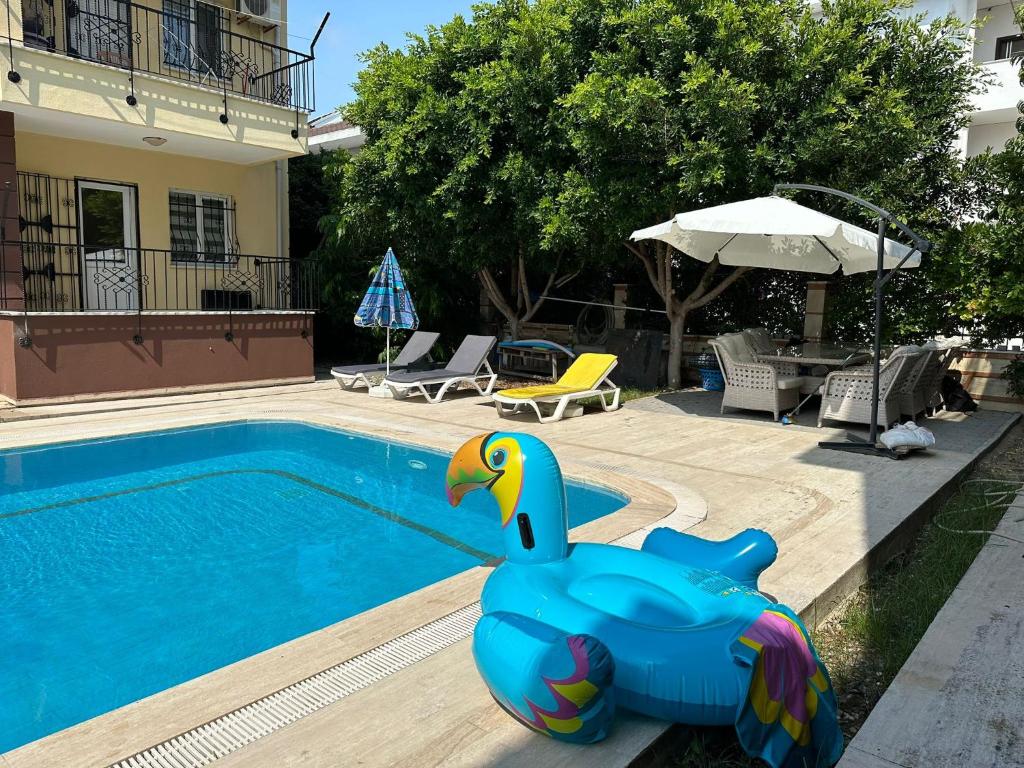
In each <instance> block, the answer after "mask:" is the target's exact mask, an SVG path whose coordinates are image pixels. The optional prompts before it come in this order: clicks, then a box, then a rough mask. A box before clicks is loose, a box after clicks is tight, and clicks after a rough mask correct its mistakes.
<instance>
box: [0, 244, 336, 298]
mask: <svg viewBox="0 0 1024 768" xmlns="http://www.w3.org/2000/svg"><path fill="white" fill-rule="evenodd" d="M319 296H320V273H319V267H318V264H317V262H315V261H312V260H308V259H279V258H272V257H267V256H250V255H244V254H233V253H232V254H219V255H212V256H211V255H210V254H194V255H193V256H192V257H191V258H187V257H186V258H183V254H182V253H181V252H178V251H170V250H157V249H152V248H122V247H118V246H107V247H102V246H100V247H97V246H83V245H66V244H60V243H38V242H29V241H26V240H17V241H12V240H8V241H6V242H3V243H0V310H5V311H18V312H20V311H27V312H88V311H97V312H109V311H122V312H135V311H138V312H144V311H179V312H246V311H259V310H263V311H266V310H279V311H315V310H316V309H317V308H318V307H319Z"/></svg>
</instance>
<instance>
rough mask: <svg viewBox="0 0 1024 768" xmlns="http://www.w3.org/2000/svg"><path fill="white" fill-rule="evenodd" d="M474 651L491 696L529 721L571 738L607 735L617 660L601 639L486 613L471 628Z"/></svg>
mask: <svg viewBox="0 0 1024 768" xmlns="http://www.w3.org/2000/svg"><path fill="white" fill-rule="evenodd" d="M473 656H474V658H475V659H476V665H477V669H479V670H480V675H481V676H482V677H483V679H484V682H485V683H486V684H487V687H488V688H489V689H490V691H491V695H492V696H494V699H495V701H497V702H498V704H500V705H501V707H502V709H504V710H505V711H506V712H508V713H509V714H510V715H512V716H513V717H515V718H516V719H517V720H519V721H520V722H521V723H523V724H524V725H526V726H527V727H529V728H532V729H534V730H536V731H539V732H541V733H544V734H546V735H548V736H551V737H553V738H555V739H558V740H560V741H568V742H572V743H575V744H589V743H592V742H595V741H600V740H601V739H603V738H604V737H605V736H607V735H608V730H609V728H610V727H611V723H612V720H613V718H614V716H615V701H614V697H613V689H612V677H613V674H614V671H615V665H614V663H613V661H612V657H611V654H609V652H608V649H607V648H605V646H604V645H603V644H602V643H601V641H600V640H598V639H596V638H594V637H591V636H589V635H570V634H566V633H565V632H562V631H561V630H558V629H555V628H554V627H551V626H549V625H547V624H543V623H541V622H539V621H535V620H534V619H531V618H528V617H526V616H520V615H518V614H514V613H501V612H499V613H489V614H486V615H484V616H483V617H482V618H481V619H480V621H479V622H477V625H476V629H475V631H474V632H473Z"/></svg>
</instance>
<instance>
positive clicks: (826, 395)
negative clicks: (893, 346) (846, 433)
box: [818, 350, 921, 430]
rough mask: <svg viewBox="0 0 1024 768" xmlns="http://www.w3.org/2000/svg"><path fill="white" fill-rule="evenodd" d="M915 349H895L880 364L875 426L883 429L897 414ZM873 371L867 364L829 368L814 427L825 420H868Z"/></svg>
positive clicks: (916, 356)
mask: <svg viewBox="0 0 1024 768" xmlns="http://www.w3.org/2000/svg"><path fill="white" fill-rule="evenodd" d="M920 356H921V352H919V351H911V350H896V351H895V352H893V354H892V355H890V356H889V359H888V360H886V361H885V362H883V363H882V367H881V371H880V373H879V377H878V426H879V427H881V428H882V429H883V430H884V429H887V428H888V427H889V425H890V424H892V423H893V422H895V421H897V420H898V419H899V417H900V392H901V390H902V389H903V387H904V385H905V382H906V380H907V378H908V377H909V375H910V373H911V372H912V371H913V369H914V368H915V366H916V365H917V364H918V360H919V358H920ZM873 378H874V376H873V370H872V367H871V366H870V365H864V366H858V367H856V368H846V369H845V370H842V371H833V372H832V373H830V374H829V375H828V376H827V377H825V383H824V384H823V385H822V394H821V409H820V410H819V411H818V426H819V427H821V426H822V425H823V424H824V422H825V420H829V421H849V422H854V423H857V424H870V423H871V390H872V380H873Z"/></svg>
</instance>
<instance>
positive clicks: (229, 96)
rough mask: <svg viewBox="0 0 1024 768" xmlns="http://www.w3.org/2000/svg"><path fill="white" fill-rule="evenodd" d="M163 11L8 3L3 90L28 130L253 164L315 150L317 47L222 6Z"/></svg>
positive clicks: (109, 1)
mask: <svg viewBox="0 0 1024 768" xmlns="http://www.w3.org/2000/svg"><path fill="white" fill-rule="evenodd" d="M153 5H155V6H157V7H150V6H149V5H145V4H141V3H132V2H128V1H127V0H8V1H7V2H5V3H4V6H5V7H4V8H0V35H2V37H6V38H7V39H6V41H5V42H6V45H0V51H2V53H0V56H2V57H3V58H5V59H7V60H8V61H7V62H4V64H2V65H0V66H4V68H6V69H8V72H7V73H6V74H7V77H6V78H0V90H2V97H3V102H4V108H5V109H7V110H9V111H11V112H13V113H14V114H15V115H16V116H18V117H19V130H26V131H28V132H31V133H37V134H44V135H52V136H60V137H67V138H75V139H80V140H86V141H97V140H98V141H104V142H107V143H111V144H119V145H124V146H132V145H134V146H138V142H141V141H142V139H143V138H145V137H146V136H152V135H157V136H166V137H168V138H173V139H180V140H181V141H178V142H176V146H177V147H178V148H179V149H178V150H177V151H178V152H180V153H183V154H189V155H195V156H201V157H206V158H209V159H216V160H226V161H229V162H237V163H243V164H255V163H262V162H267V161H269V160H274V159H284V158H286V157H290V156H295V155H299V154H303V153H304V152H305V150H306V143H305V142H306V139H305V132H306V131H305V129H306V114H307V113H308V112H310V111H312V110H313V109H314V107H315V103H314V82H313V77H314V68H313V62H314V55H313V51H312V48H311V50H310V51H309V52H308V53H303V52H298V51H292V50H289V49H287V48H283V47H281V46H279V45H276V44H275V43H274V42H269V41H268V40H267V39H264V38H268V37H271V36H272V33H270V32H267V31H262V29H261V27H260V26H257V25H254V24H252V23H251V22H248V21H246V20H245V19H244V18H243V17H239V16H238V15H237V14H236V13H235V12H234V11H231V10H229V9H227V8H224V7H222V6H220V5H213V4H210V3H206V2H192V0H162V2H154V3H153ZM5 21H6V27H4V22H5ZM2 37H0V39H2ZM197 140H198V141H197Z"/></svg>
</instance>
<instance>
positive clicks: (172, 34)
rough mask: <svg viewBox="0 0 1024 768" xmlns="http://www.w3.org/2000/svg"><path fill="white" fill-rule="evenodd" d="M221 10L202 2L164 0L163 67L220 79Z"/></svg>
mask: <svg viewBox="0 0 1024 768" xmlns="http://www.w3.org/2000/svg"><path fill="white" fill-rule="evenodd" d="M226 26H227V25H226V24H225V22H224V17H223V16H222V9H220V8H218V7H217V6H215V5H209V4H207V3H203V2H199V0H164V18H163V33H164V63H165V64H168V65H170V66H173V67H180V68H181V69H187V70H189V71H192V72H196V73H197V74H199V75H200V76H205V75H213V76H214V77H220V71H221V51H222V45H221V38H222V37H223V36H224V30H225V28H226Z"/></svg>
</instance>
